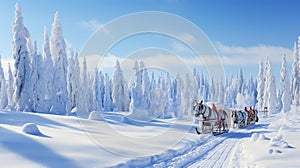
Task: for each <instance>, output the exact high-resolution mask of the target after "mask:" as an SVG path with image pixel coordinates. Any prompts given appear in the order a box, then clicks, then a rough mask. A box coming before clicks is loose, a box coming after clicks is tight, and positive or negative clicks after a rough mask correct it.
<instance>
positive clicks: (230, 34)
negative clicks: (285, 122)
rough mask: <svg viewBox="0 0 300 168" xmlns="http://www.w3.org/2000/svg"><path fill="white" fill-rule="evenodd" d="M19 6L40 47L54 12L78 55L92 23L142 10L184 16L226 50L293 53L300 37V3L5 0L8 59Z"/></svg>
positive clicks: (2, 36)
mask: <svg viewBox="0 0 300 168" xmlns="http://www.w3.org/2000/svg"><path fill="white" fill-rule="evenodd" d="M16 2H18V3H19V5H20V7H21V8H22V12H23V18H24V24H25V26H26V27H27V28H28V29H29V30H30V32H31V34H32V37H33V39H34V40H37V41H38V45H39V47H41V45H42V44H43V26H44V25H46V26H47V28H48V32H49V33H50V28H51V24H52V22H53V16H54V13H55V11H58V12H59V14H60V17H61V22H62V25H63V32H64V37H65V38H66V39H67V41H68V42H70V43H71V44H72V46H73V47H74V48H77V49H78V50H80V49H81V47H82V46H83V45H84V43H85V42H86V41H87V40H88V38H89V36H90V35H91V34H92V32H93V29H92V28H91V26H92V24H95V25H97V24H105V23H107V22H109V21H110V20H112V19H114V18H117V17H120V16H122V15H124V14H130V13H133V12H142V11H163V12H170V13H173V14H176V15H179V16H181V17H183V18H185V19H187V20H189V21H191V22H193V23H194V24H196V25H197V26H198V27H199V28H201V29H202V30H203V31H204V32H205V33H206V35H207V36H208V38H209V39H210V40H211V41H212V42H213V43H214V44H216V45H218V44H220V45H221V46H223V47H224V46H225V48H226V47H227V48H228V47H242V48H243V49H249V48H251V47H257V46H260V45H264V46H274V47H282V48H285V49H292V47H293V43H294V41H295V40H296V39H297V36H298V35H299V34H300V21H299V9H300V8H299V7H300V2H299V1H297V0H251V1H250V0H248V1H241V0H226V1H217V0H210V1H202V0H129V1H126V0H89V1H83V0H76V1H59V0H43V1H38V0H19V1H15V0H0V51H1V55H2V58H4V59H5V58H11V57H12V56H11V53H12V52H11V51H12V47H11V43H12V37H13V34H12V23H13V21H14V10H15V9H14V5H15V3H16ZM217 48H218V47H217ZM219 52H220V53H221V54H228V55H229V56H230V54H231V55H233V54H234V53H232V52H231V51H227V53H226V52H225V53H223V50H222V51H219ZM280 54H284V53H280ZM286 54H288V53H286ZM271 57H272V56H271ZM275 64H276V63H275ZM236 72H237V71H236ZM253 74H254V75H256V71H255V72H254V73H253Z"/></svg>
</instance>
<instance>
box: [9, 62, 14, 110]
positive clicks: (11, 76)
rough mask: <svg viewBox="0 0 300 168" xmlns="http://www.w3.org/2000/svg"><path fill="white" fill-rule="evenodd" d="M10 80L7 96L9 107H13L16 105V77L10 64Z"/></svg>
mask: <svg viewBox="0 0 300 168" xmlns="http://www.w3.org/2000/svg"><path fill="white" fill-rule="evenodd" d="M7 73H8V81H7V98H8V107H9V109H13V108H14V106H15V101H14V97H13V96H14V78H13V74H12V71H11V68H10V64H8V72H7Z"/></svg>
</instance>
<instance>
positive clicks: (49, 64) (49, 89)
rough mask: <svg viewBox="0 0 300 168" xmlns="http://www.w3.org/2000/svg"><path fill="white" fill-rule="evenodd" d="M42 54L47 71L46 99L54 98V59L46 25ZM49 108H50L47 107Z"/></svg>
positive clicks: (45, 70)
mask: <svg viewBox="0 0 300 168" xmlns="http://www.w3.org/2000/svg"><path fill="white" fill-rule="evenodd" d="M42 56H43V62H44V72H45V74H46V75H45V85H46V89H45V99H46V100H49V101H51V100H53V99H54V95H53V71H54V69H53V61H52V57H51V53H50V44H49V37H48V32H47V28H46V26H45V27H44V44H43V49H42ZM50 104H52V103H50ZM45 110H49V109H45Z"/></svg>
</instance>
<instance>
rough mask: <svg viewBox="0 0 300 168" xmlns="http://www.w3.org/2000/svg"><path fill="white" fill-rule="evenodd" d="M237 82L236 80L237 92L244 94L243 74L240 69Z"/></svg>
mask: <svg viewBox="0 0 300 168" xmlns="http://www.w3.org/2000/svg"><path fill="white" fill-rule="evenodd" d="M237 80H238V92H239V93H243V92H244V74H243V69H242V68H240V71H239V74H238V78H237Z"/></svg>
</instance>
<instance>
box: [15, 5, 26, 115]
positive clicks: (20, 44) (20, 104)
mask: <svg viewBox="0 0 300 168" xmlns="http://www.w3.org/2000/svg"><path fill="white" fill-rule="evenodd" d="M15 8H16V10H15V22H14V24H13V34H14V37H13V58H14V62H15V63H14V69H15V73H14V77H15V81H14V85H15V91H14V101H15V105H16V107H15V108H16V110H18V111H23V110H29V109H28V108H29V107H28V104H29V93H28V91H29V73H30V67H29V63H30V62H29V53H28V49H27V39H26V35H27V29H26V28H25V27H24V24H23V17H22V12H21V8H20V7H19V5H18V4H16V6H15Z"/></svg>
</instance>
